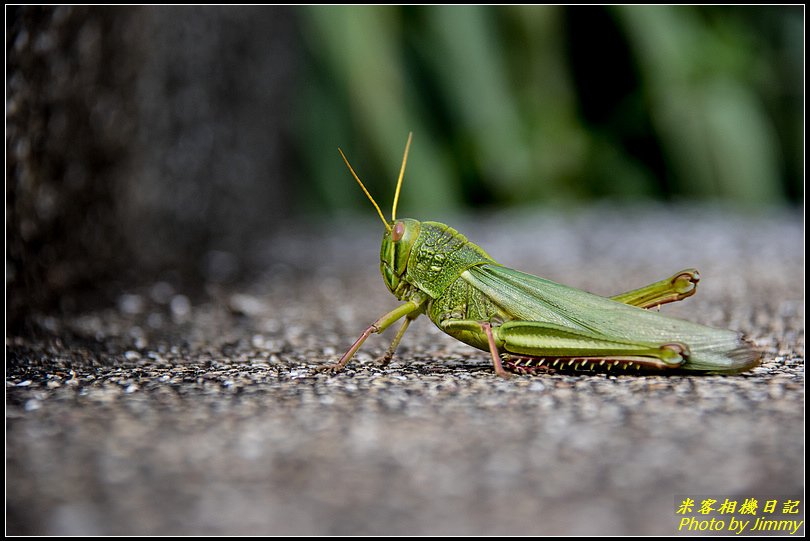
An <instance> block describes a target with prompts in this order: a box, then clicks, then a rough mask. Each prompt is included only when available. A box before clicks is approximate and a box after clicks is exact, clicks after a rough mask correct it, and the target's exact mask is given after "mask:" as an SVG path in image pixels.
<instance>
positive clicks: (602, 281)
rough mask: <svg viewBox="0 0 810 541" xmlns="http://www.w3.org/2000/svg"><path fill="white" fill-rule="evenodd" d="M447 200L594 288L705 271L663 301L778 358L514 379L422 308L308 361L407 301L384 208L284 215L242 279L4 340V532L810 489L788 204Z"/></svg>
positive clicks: (515, 508) (563, 528)
mask: <svg viewBox="0 0 810 541" xmlns="http://www.w3.org/2000/svg"><path fill="white" fill-rule="evenodd" d="M445 221H447V222H448V223H452V224H453V225H455V226H456V227H458V228H459V229H460V230H461V231H462V232H465V233H467V234H468V236H469V237H470V238H471V239H474V240H477V241H478V243H479V244H480V245H481V246H483V247H484V248H485V249H487V250H488V251H489V252H490V253H491V254H492V255H493V256H495V257H496V258H497V259H499V260H500V261H501V262H503V263H505V264H509V265H510V266H513V267H516V268H519V269H521V270H525V271H528V272H532V273H535V274H540V275H543V276H545V277H548V278H550V279H553V280H557V281H560V282H564V283H567V284H570V285H575V286H578V287H582V288H584V289H588V290H591V291H594V292H596V293H600V294H604V295H609V294H614V293H617V292H619V291H623V290H627V289H632V288H634V287H637V286H639V285H642V284H644V283H647V282H651V281H654V280H657V279H659V278H662V277H665V276H668V275H669V274H671V273H672V272H674V271H676V270H679V269H681V268H685V267H689V266H695V267H697V268H698V269H700V271H701V275H702V281H701V284H700V290H699V292H698V294H697V295H696V296H695V297H693V298H691V299H688V300H686V301H684V302H682V303H679V304H678V305H671V306H668V307H664V308H663V310H665V311H666V312H668V313H671V314H674V315H678V316H681V317H685V318H688V319H692V320H695V321H698V322H701V323H705V324H709V325H715V326H723V327H729V328H734V329H738V330H741V331H743V332H745V333H746V334H747V335H748V336H749V338H750V339H751V340H752V341H753V342H754V343H755V344H756V345H757V346H758V347H760V348H762V350H763V351H764V352H765V356H764V362H763V364H762V366H761V367H758V368H756V369H754V370H752V371H751V372H749V373H746V374H743V375H739V376H729V377H720V376H709V377H695V376H673V377H664V376H643V377H639V376H613V375H610V376H606V375H578V374H554V375H546V376H521V377H515V378H512V379H511V380H509V381H503V380H501V379H498V378H497V377H495V376H494V374H493V372H492V369H491V367H490V364H489V361H488V360H487V357H486V355H485V354H483V353H482V352H478V351H476V350H473V349H471V348H468V347H467V346H465V345H463V344H460V343H457V342H454V341H453V340H451V339H450V338H448V337H445V336H444V335H442V334H441V333H440V332H438V331H437V330H436V329H435V328H434V327H433V326H432V324H431V323H430V322H429V321H427V320H424V319H420V320H419V321H418V322H417V323H415V324H414V325H412V326H411V329H410V330H409V333H408V335H406V337H405V339H404V341H403V345H402V347H401V351H400V352H399V355H398V356H397V357H396V358H395V360H394V362H393V363H392V364H391V365H390V366H389V367H387V368H384V369H383V368H380V367H378V366H375V365H374V364H373V362H372V361H373V358H374V357H375V356H377V355H380V354H381V353H382V352H383V351H384V350H385V348H386V346H387V344H388V341H389V340H390V338H391V337H392V334H391V333H390V332H389V333H386V336H384V337H372V338H371V339H370V340H369V341H368V342H367V344H366V346H365V347H364V348H363V349H362V350H361V351H360V354H359V355H358V358H357V359H356V361H355V362H354V363H353V364H351V365H350V366H349V367H348V369H347V370H346V371H345V372H343V373H341V374H338V375H335V376H332V375H326V374H315V373H314V372H313V371H312V369H311V368H312V367H314V366H317V365H319V364H322V363H325V362H328V361H332V360H334V359H335V358H336V356H338V355H339V354H340V353H341V352H342V350H344V349H345V348H346V347H348V345H349V344H350V343H351V341H352V340H354V338H356V336H357V335H358V334H359V333H360V331H361V330H362V329H363V328H364V327H365V326H366V325H368V324H369V323H370V322H371V321H373V320H374V319H375V318H376V317H377V316H379V315H381V314H382V313H384V312H386V311H388V310H390V309H391V308H392V307H393V306H395V302H396V301H395V299H394V298H393V297H391V296H390V295H389V294H388V293H387V291H386V289H385V286H384V285H383V283H382V279H381V278H380V276H379V274H378V273H377V265H378V263H377V257H378V256H377V254H378V250H379V235H380V226H379V225H380V224H379V223H376V224H375V223H374V222H373V221H368V222H363V223H361V224H355V223H347V224H344V223H343V222H338V225H335V224H332V226H331V227H328V228H326V227H324V228H322V229H318V228H308V229H293V230H290V231H287V232H284V233H283V234H282V233H281V232H279V233H277V234H276V235H275V236H274V237H272V238H269V244H268V246H271V247H272V258H270V257H268V261H272V263H268V267H267V270H266V272H265V273H264V274H263V276H262V277H261V278H260V279H258V280H257V281H256V282H254V283H253V284H250V285H248V286H245V287H241V288H230V289H224V288H213V287H212V288H210V289H209V291H208V296H207V297H206V298H201V299H192V300H190V299H189V296H187V295H185V294H184V292H183V291H176V290H175V289H174V287H173V285H172V284H168V283H162V282H158V283H155V284H148V285H144V286H142V287H133V288H132V289H130V290H127V291H122V292H121V295H120V297H119V299H118V303H117V305H116V306H111V307H108V308H104V309H99V310H96V311H92V312H86V313H81V314H77V315H71V316H64V315H49V314H36V315H35V320H36V321H37V327H36V329H35V330H34V331H32V332H31V333H29V334H26V335H23V336H7V338H6V356H7V357H6V468H7V469H6V498H7V504H6V512H7V524H6V528H7V532H8V533H10V534H33V533H39V534H618V535H624V534H672V533H675V528H676V524H677V518H676V515H675V514H674V510H675V504H676V500H678V499H679V498H680V497H682V496H691V497H693V498H695V499H697V500H698V501H700V497H703V496H706V495H715V497H717V496H721V497H724V496H728V495H733V496H741V497H743V496H744V497H749V496H756V497H765V496H769V495H778V496H780V497H782V496H789V495H794V496H795V495H799V496H801V495H802V494H803V491H804V458H803V457H804V287H803V264H804V260H803V242H804V241H803V231H802V218H801V215H800V214H799V213H798V212H796V211H773V212H769V213H765V214H759V215H744V214H739V213H728V212H725V211H722V210H718V209H713V208H709V207H703V208H691V209H687V208H675V209H667V208H664V207H661V208H648V209H646V210H643V211H640V210H639V209H633V208H620V209H611V208H610V207H608V206H605V207H597V208H594V209H592V210H588V211H574V212H571V213H570V214H566V213H564V212H563V211H553V212H552V211H543V212H540V211H538V212H536V213H531V212H521V213H511V214H509V215H499V216H492V217H489V218H486V219H481V220H479V221H478V222H477V223H472V222H471V221H470V220H461V219H459V220H456V221H452V219H450V218H446V220H445ZM721 501H722V499H721ZM802 514H803V503H802ZM801 518H803V516H802V517H801Z"/></svg>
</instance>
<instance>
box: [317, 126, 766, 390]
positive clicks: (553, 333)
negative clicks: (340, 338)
mask: <svg viewBox="0 0 810 541" xmlns="http://www.w3.org/2000/svg"><path fill="white" fill-rule="evenodd" d="M411 139H412V134H409V136H408V142H407V144H406V146H405V153H404V156H403V158H402V166H401V168H400V171H399V179H398V180H397V187H396V192H395V194H394V202H393V206H392V210H391V220H390V221H387V220H386V219H385V217H384V216H383V213H382V211H381V210H380V207H379V205H377V203H376V201H374V198H373V197H371V194H370V193H369V192H368V190H367V189H366V187H365V186H364V185H363V183H362V181H361V180H360V178H359V177H358V176H357V173H355V171H354V169H353V168H352V166H351V165H350V164H349V160H348V159H347V158H346V156H345V154H343V151H342V150H341V149H338V151H339V152H340V155H341V156H342V158H343V161H344V162H345V163H346V166H347V167H348V168H349V171H351V174H352V176H353V177H354V179H355V180H356V181H357V183H358V184H359V185H360V188H361V189H362V190H363V192H364V193H365V194H366V196H367V197H368V198H369V200H370V201H371V203H372V204H373V205H374V208H375V209H376V210H377V213H378V214H379V215H380V219H381V220H382V222H383V224H384V225H385V233H384V234H383V239H382V247H381V249H380V271H381V273H382V276H383V280H384V281H385V285H386V286H388V289H389V291H391V293H393V294H394V296H395V297H396V298H397V299H399V300H401V301H403V304H401V305H400V306H398V307H397V308H395V309H394V310H391V311H390V312H388V313H387V314H385V315H384V316H382V317H380V318H379V319H378V320H377V321H375V322H374V323H373V324H371V325H370V326H369V327H368V328H367V329H366V330H365V331H363V333H362V334H361V335H360V337H359V338H358V339H357V340H355V342H354V343H353V344H352V345H351V347H350V348H349V349H348V350H347V351H346V353H344V354H343V356H342V357H341V358H340V360H339V361H338V362H337V363H335V364H330V365H327V366H324V367H323V368H321V370H330V371H338V370H341V369H343V367H345V366H346V364H347V363H348V362H349V361H350V360H351V359H352V357H353V356H354V354H355V353H356V352H357V350H358V349H359V348H360V346H362V345H363V342H365V341H366V339H367V338H368V337H369V336H370V335H371V334H372V333H381V332H383V331H384V330H385V329H387V328H388V327H390V326H391V325H392V324H394V323H395V322H396V321H398V320H400V319H403V318H404V319H403V322H402V326H401V327H400V328H399V331H398V332H397V334H396V336H395V337H394V340H393V342H392V343H391V346H390V347H389V348H388V350H387V352H386V353H385V355H384V356H383V357H382V358H381V364H383V365H385V364H387V363H388V362H390V360H391V359H392V357H393V355H394V352H395V351H396V348H397V346H398V345H399V342H400V340H402V337H403V335H404V334H405V331H406V330H407V329H408V325H410V323H411V321H413V320H414V319H416V318H417V317H418V316H419V315H420V314H426V315H427V316H428V317H429V318H430V319H431V321H433V323H434V324H436V326H437V327H438V328H439V329H441V330H442V331H443V332H445V333H447V334H449V335H450V336H452V337H453V338H455V339H457V340H460V341H461V342H464V343H465V344H469V345H470V346H473V347H475V348H478V349H480V350H483V351H488V352H489V353H490V355H491V357H492V364H493V365H494V367H495V373H496V374H498V375H499V376H502V377H509V372H508V371H507V370H509V371H511V372H517V373H536V372H540V371H549V370H554V368H556V367H560V368H563V369H574V370H610V369H612V368H620V369H628V368H632V369H634V370H655V371H670V372H673V371H674V372H679V371H688V372H697V373H715V374H716V373H737V372H742V371H745V370H748V369H750V368H752V367H754V366H756V365H757V364H758V361H759V353H758V352H757V351H756V350H754V349H753V348H752V347H751V346H750V345H749V344H748V343H747V342H745V341H743V340H742V338H741V335H740V334H739V333H737V332H734V331H729V330H722V329H715V328H712V327H706V326H704V325H699V324H697V323H692V322H689V321H684V320H681V319H676V318H673V317H668V316H665V315H662V314H660V313H659V312H657V311H653V310H647V308H653V307H658V306H660V305H662V304H665V303H669V302H675V301H679V300H682V299H685V298H687V297H690V296H691V295H693V294H694V293H695V291H696V288H697V283H698V281H699V279H700V275H699V274H698V272H697V271H696V270H694V269H686V270H683V271H681V272H678V273H676V274H675V275H673V276H672V277H671V278H667V279H665V280H661V281H659V282H655V283H653V284H650V285H648V286H645V287H642V288H640V289H636V290H633V291H628V292H627V293H622V294H620V295H616V296H615V297H611V298H605V297H601V296H598V295H594V294H591V293H588V292H586V291H582V290H579V289H575V288H572V287H568V286H564V285H561V284H557V283H554V282H552V281H550V280H546V279H545V278H539V277H537V276H533V275H531V274H525V273H522V272H519V271H516V270H513V269H510V268H509V267H505V266H503V265H500V264H499V263H497V262H496V261H495V260H494V259H492V258H491V257H490V256H489V255H488V254H487V253H486V252H485V251H484V250H482V249H481V248H480V247H478V246H476V245H475V244H473V243H472V242H470V241H469V240H467V238H466V237H465V236H464V235H462V234H461V233H459V232H458V231H456V230H455V229H453V228H452V227H449V226H447V225H445V224H443V223H439V222H420V221H417V220H412V219H409V218H400V219H397V217H396V211H397V202H398V200H399V193H400V189H401V188H402V179H403V177H404V175H405V165H406V163H407V161H408V151H409V149H410V145H411Z"/></svg>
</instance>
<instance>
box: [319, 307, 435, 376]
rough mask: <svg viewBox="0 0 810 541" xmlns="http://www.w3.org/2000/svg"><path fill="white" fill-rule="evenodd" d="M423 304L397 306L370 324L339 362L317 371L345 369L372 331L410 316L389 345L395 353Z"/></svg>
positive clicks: (391, 351) (380, 329)
mask: <svg viewBox="0 0 810 541" xmlns="http://www.w3.org/2000/svg"><path fill="white" fill-rule="evenodd" d="M423 304H424V301H422V302H416V301H408V302H406V303H405V304H401V305H400V306H398V307H397V308H394V309H393V310H391V311H390V312H388V313H387V314H385V315H384V316H382V317H380V318H379V319H378V320H377V321H375V322H374V323H372V324H371V325H369V327H368V328H366V330H365V331H363V334H361V335H360V337H359V338H358V339H357V340H355V341H354V343H353V344H352V345H351V347H350V348H349V349H348V350H347V351H346V353H344V354H343V356H342V357H341V358H340V360H339V361H338V362H336V363H334V364H329V365H326V366H322V367H319V368H317V371H318V372H324V371H329V372H339V371H340V370H343V368H344V367H345V366H346V365H347V364H349V361H350V360H351V359H352V357H354V354H355V353H357V350H358V349H360V346H362V345H363V342H365V341H366V339H367V338H368V337H369V336H371V333H381V332H383V331H384V330H385V329H387V328H388V327H390V326H391V325H393V324H394V323H395V322H396V321H397V320H399V319H400V318H402V317H408V319H406V320H405V324H404V325H403V326H402V328H401V329H400V330H399V332H398V333H397V336H396V338H394V342H393V343H392V344H391V347H389V352H390V353H391V355H393V350H394V349H396V346H397V345H398V344H399V341H400V340H401V339H402V335H404V334H405V330H406V329H407V328H408V324H409V323H410V320H412V319H413V318H415V317H417V316H418V315H419V311H420V310H421V309H422V305H423Z"/></svg>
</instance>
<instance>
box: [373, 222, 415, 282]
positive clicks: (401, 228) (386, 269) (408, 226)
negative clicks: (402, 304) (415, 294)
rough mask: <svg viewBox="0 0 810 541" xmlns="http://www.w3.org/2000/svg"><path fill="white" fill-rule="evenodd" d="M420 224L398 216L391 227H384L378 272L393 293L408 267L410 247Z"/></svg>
mask: <svg viewBox="0 0 810 541" xmlns="http://www.w3.org/2000/svg"><path fill="white" fill-rule="evenodd" d="M421 229H422V224H421V223H420V222H419V221H417V220H411V219H409V218H400V219H399V220H396V221H393V222H391V229H390V230H388V229H386V231H385V234H384V235H383V239H382V246H381V247H380V272H381V273H382V276H383V280H384V281H385V285H386V286H387V287H388V290H389V291H391V293H395V292H396V289H397V287H398V286H399V284H400V282H401V281H402V276H403V275H404V274H405V270H406V269H407V267H408V258H409V257H410V255H411V248H413V245H414V242H416V239H417V237H419V231H420V230H421Z"/></svg>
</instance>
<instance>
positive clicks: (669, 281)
mask: <svg viewBox="0 0 810 541" xmlns="http://www.w3.org/2000/svg"><path fill="white" fill-rule="evenodd" d="M699 281H700V273H698V271H697V269H684V270H682V271H681V272H677V273H675V274H673V275H672V276H670V277H669V278H666V279H664V280H661V281H659V282H655V283H652V284H650V285H646V286H644V287H640V288H638V289H634V290H633V291H628V292H626V293H621V294H619V295H616V296H614V297H611V299H612V300H614V301H617V302H621V303H624V304H630V305H632V306H638V307H639V308H653V307H656V306H661V305H662V304H666V303H668V302H677V301H680V300H683V299H685V298H687V297H691V296H692V295H694V294H695V293H696V292H697V285H698V282H699Z"/></svg>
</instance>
